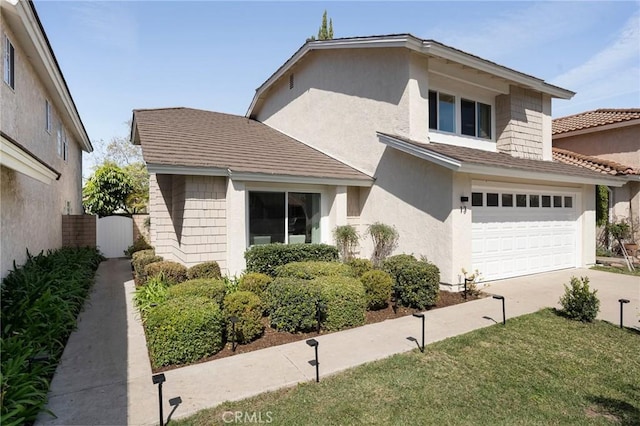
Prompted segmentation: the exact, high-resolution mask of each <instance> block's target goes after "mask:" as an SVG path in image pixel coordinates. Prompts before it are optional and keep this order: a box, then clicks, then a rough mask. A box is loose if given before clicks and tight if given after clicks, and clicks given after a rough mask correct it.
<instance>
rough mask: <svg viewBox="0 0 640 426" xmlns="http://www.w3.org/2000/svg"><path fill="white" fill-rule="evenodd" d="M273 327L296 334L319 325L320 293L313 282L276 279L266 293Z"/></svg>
mask: <svg viewBox="0 0 640 426" xmlns="http://www.w3.org/2000/svg"><path fill="white" fill-rule="evenodd" d="M265 298H266V304H267V310H268V312H269V321H270V324H271V327H273V328H275V329H277V330H280V331H288V332H290V333H294V332H297V331H307V330H310V329H312V328H313V327H315V326H316V325H317V322H316V303H317V302H318V301H319V298H320V293H319V290H318V287H317V286H316V285H314V284H313V282H312V281H305V280H300V279H295V278H276V279H275V280H273V282H272V283H271V284H269V287H267V291H266V292H265Z"/></svg>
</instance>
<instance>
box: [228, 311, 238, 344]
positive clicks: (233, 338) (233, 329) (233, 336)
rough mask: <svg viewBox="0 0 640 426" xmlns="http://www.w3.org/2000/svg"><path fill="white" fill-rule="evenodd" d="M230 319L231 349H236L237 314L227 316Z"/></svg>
mask: <svg viewBox="0 0 640 426" xmlns="http://www.w3.org/2000/svg"><path fill="white" fill-rule="evenodd" d="M229 321H231V351H232V352H235V351H236V346H237V345H236V323H237V322H238V321H239V320H238V317H237V316H235V315H234V316H232V317H231V318H229Z"/></svg>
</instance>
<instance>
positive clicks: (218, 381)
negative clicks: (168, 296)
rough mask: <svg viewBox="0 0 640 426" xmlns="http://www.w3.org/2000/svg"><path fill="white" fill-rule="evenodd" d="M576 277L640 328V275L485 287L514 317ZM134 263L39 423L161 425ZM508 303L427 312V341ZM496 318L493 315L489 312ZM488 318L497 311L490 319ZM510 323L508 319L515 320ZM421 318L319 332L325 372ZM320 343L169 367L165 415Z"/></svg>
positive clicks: (255, 386)
mask: <svg viewBox="0 0 640 426" xmlns="http://www.w3.org/2000/svg"><path fill="white" fill-rule="evenodd" d="M571 276H588V277H589V278H590V280H591V286H592V287H593V288H595V289H597V290H598V297H599V298H600V301H601V305H600V314H599V315H598V318H600V319H603V320H606V321H609V322H612V323H614V324H618V322H619V303H618V299H620V298H626V299H630V300H631V303H629V304H628V305H626V306H625V311H624V322H625V325H626V326H627V327H633V328H635V329H637V330H640V323H639V322H638V320H640V317H639V316H638V314H639V309H640V278H638V277H631V276H627V275H619V274H612V273H607V272H601V271H592V270H585V269H572V270H564V271H558V272H551V273H545V274H539V275H533V276H529V277H521V278H516V279H509V280H503V281H498V282H494V283H491V284H490V285H489V286H488V287H487V288H485V289H484V290H485V291H486V292H488V293H493V294H500V295H503V296H505V301H506V314H507V321H508V319H509V318H513V317H515V316H519V315H523V314H527V313H531V312H535V311H537V310H539V309H541V308H543V307H553V306H557V302H558V299H559V297H560V295H561V294H563V292H564V290H563V284H568V283H569V280H570V278H571ZM133 290H134V285H133V281H132V280H131V271H130V266H129V263H128V261H127V260H125V259H111V260H108V261H106V262H103V263H102V264H101V265H100V268H99V269H98V275H97V281H96V285H95V286H94V289H93V292H92V294H91V296H90V300H89V301H88V303H87V305H86V306H85V310H84V311H83V312H82V313H81V315H80V319H79V321H78V329H77V330H76V331H75V332H74V333H73V334H72V335H71V337H70V339H69V342H68V343H67V347H66V348H65V351H64V354H63V356H62V360H61V362H60V365H59V366H58V369H57V370H56V374H55V376H54V379H53V383H52V385H51V389H50V392H49V403H48V405H47V408H48V409H49V410H51V411H53V412H54V413H55V414H56V416H57V417H56V418H53V417H51V416H50V415H49V414H46V413H41V415H40V417H39V418H38V421H37V422H36V424H37V425H99V424H110V425H120V424H135V425H139V424H158V406H157V403H158V402H157V401H158V399H157V398H158V397H157V388H156V387H155V386H154V385H153V384H152V382H151V375H152V374H151V367H150V364H149V358H148V354H147V350H146V346H145V337H144V332H143V329H142V325H141V323H140V321H139V318H138V316H137V314H136V312H135V309H134V307H133V304H132V301H131V296H132V292H133ZM501 317H502V311H501V305H500V302H499V301H497V300H494V299H492V298H485V299H480V300H476V301H473V302H468V303H464V304H461V305H456V306H451V307H448V308H444V309H436V310H433V311H428V312H427V313H426V321H427V331H426V342H427V343H431V342H435V341H438V340H442V339H445V338H448V337H452V336H456V335H459V334H463V333H467V332H469V331H472V330H475V329H478V328H482V327H487V326H490V325H493V324H494V320H495V321H497V322H499V321H500V320H501V319H502V318H501ZM488 318H489V319H488ZM490 318H493V320H491V319H490ZM507 325H508V323H507ZM419 333H420V325H419V322H418V321H417V320H416V318H413V317H403V318H398V319H394V320H388V321H384V322H381V323H377V324H370V325H366V326H363V327H358V328H354V329H350V330H345V331H342V332H338V333H332V334H327V335H323V336H320V337H319V338H317V340H318V341H319V342H320V347H319V349H320V353H321V356H322V358H321V359H322V360H321V372H320V373H321V375H322V376H326V375H329V374H334V373H337V372H340V371H343V370H345V369H348V368H351V367H354V366H357V365H360V364H363V363H365V362H370V361H374V360H377V359H381V358H386V357H388V356H391V355H393V354H396V353H401V352H406V351H410V350H412V349H415V348H416V344H415V343H414V342H412V341H409V340H407V338H408V337H418V336H419ZM312 357H313V351H312V350H311V348H309V347H308V346H307V345H306V344H305V342H304V341H300V342H294V343H289V344H286V345H282V346H277V347H272V348H266V349H262V350H259V351H254V352H250V353H246V354H238V355H235V356H232V357H228V358H223V359H220V360H216V361H211V362H208V363H202V364H196V365H191V366H188V367H183V368H178V369H175V370H171V371H168V372H166V373H165V375H166V378H167V381H166V383H165V384H164V395H165V398H164V413H165V419H166V416H167V414H168V413H169V412H170V411H171V407H169V404H168V399H169V398H172V397H176V396H180V397H181V398H182V404H180V405H179V406H178V407H177V408H176V410H175V412H174V414H173V418H180V417H185V416H188V415H191V414H193V413H195V412H197V411H199V410H201V409H203V408H207V407H212V406H215V405H217V404H220V403H222V402H224V401H227V400H238V399H243V398H247V397H249V396H253V395H256V394H259V393H262V392H265V391H268V390H274V389H278V388H282V387H286V386H293V385H295V384H296V383H300V382H304V381H311V380H314V379H315V370H314V368H313V367H312V366H310V365H309V363H308V361H309V360H310V359H311V358H312Z"/></svg>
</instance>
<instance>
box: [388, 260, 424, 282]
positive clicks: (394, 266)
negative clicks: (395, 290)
mask: <svg viewBox="0 0 640 426" xmlns="http://www.w3.org/2000/svg"><path fill="white" fill-rule="evenodd" d="M417 261H418V259H416V258H415V257H413V255H411V254H396V255H395V256H391V257H389V258H387V260H385V261H384V262H383V263H382V270H383V271H385V272H387V273H388V274H389V275H391V278H393V280H394V281H397V280H396V275H397V274H398V272H399V271H401V270H402V269H403V268H404V267H405V266H406V265H407V264H409V263H413V262H417Z"/></svg>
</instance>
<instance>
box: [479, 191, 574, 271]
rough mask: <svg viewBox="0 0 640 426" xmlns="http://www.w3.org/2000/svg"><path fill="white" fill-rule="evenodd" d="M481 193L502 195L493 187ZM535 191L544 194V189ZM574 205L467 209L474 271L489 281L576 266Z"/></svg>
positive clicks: (571, 195) (570, 195) (569, 195)
mask: <svg viewBox="0 0 640 426" xmlns="http://www.w3.org/2000/svg"><path fill="white" fill-rule="evenodd" d="M548 191H549V192H548V193H551V192H550V191H551V190H548ZM474 192H480V191H476V190H474ZM484 192H497V193H501V191H500V190H497V189H495V190H491V191H489V190H485V191H484ZM511 192H512V193H514V194H515V193H527V191H515V190H514V191H511ZM535 192H536V193H539V194H544V193H545V190H544V188H541V189H540V191H535ZM562 195H563V196H568V197H575V194H570V193H569V194H566V195H565V194H562ZM573 205H575V203H573V204H572V206H571V207H570V208H564V207H562V208H559V207H552V208H543V207H538V208H529V207H527V208H522V207H521V208H517V207H487V206H483V207H472V215H473V220H472V232H473V235H472V257H473V269H474V270H475V269H478V270H479V271H480V272H481V273H482V276H483V277H484V279H485V280H494V279H501V278H509V277H513V276H520V275H527V274H533V273H538V272H544V271H551V270H557V269H563V268H571V267H575V265H576V247H577V238H578V235H577V230H578V226H577V221H576V212H575V210H574V208H573Z"/></svg>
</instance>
